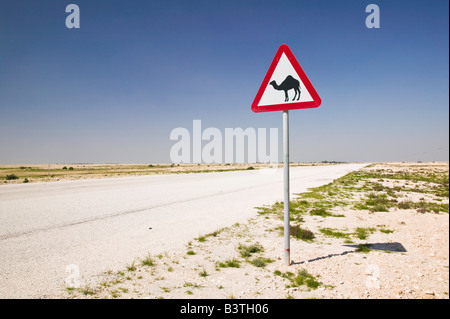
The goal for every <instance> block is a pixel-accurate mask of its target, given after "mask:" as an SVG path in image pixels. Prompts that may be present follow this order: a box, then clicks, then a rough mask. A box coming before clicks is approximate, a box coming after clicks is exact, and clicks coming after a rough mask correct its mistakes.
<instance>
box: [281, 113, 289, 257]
mask: <svg viewBox="0 0 450 319" xmlns="http://www.w3.org/2000/svg"><path fill="white" fill-rule="evenodd" d="M283 158H284V161H283V171H284V174H283V175H284V176H283V179H284V181H283V182H284V264H285V265H286V266H289V265H290V264H291V244H290V239H289V236H290V226H289V224H290V223H289V219H290V214H289V209H290V207H289V206H290V205H289V204H290V202H289V111H287V110H285V111H283Z"/></svg>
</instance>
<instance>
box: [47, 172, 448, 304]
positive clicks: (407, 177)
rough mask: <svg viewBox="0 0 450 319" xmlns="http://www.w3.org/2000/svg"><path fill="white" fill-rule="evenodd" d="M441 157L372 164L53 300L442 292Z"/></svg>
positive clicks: (444, 197)
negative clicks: (287, 256) (287, 207)
mask: <svg viewBox="0 0 450 319" xmlns="http://www.w3.org/2000/svg"><path fill="white" fill-rule="evenodd" d="M448 206H449V165H448V163H375V164H371V165H368V166H366V167H364V168H362V169H360V170H357V171H354V172H351V173H349V174H347V175H345V176H343V177H341V178H338V179H336V180H334V181H333V182H331V183H329V184H327V185H324V186H319V187H316V188H312V189H310V190H309V191H308V192H305V193H300V194H296V196H294V198H291V220H290V226H291V227H290V228H291V229H290V230H291V242H290V243H291V260H292V261H291V265H290V266H286V265H284V261H283V220H282V219H283V217H282V216H283V203H281V202H276V203H273V204H272V205H266V206H262V207H258V214H257V216H255V217H252V218H250V219H249V220H247V221H245V222H240V223H236V224H234V225H233V226H230V227H226V228H220V229H217V230H216V231H213V232H210V233H205V234H202V235H200V236H198V237H196V238H192V240H190V241H187V242H186V243H185V244H184V249H180V250H177V251H166V252H163V253H160V254H157V255H152V254H150V253H149V254H147V255H143V256H136V259H135V260H134V261H133V262H131V263H128V264H124V265H123V267H122V269H121V270H119V271H106V272H104V273H102V274H100V275H99V276H98V277H96V280H95V281H90V282H83V284H82V285H81V286H80V287H77V286H75V285H68V286H67V287H66V290H65V291H63V292H61V294H57V295H55V296H53V297H55V298H167V299H169V298H186V299H191V298H277V299H279V298H394V299H398V298H400V299H403V298H405V299H410V298H419V299H424V298H425V299H433V298H439V299H447V298H449V215H448Z"/></svg>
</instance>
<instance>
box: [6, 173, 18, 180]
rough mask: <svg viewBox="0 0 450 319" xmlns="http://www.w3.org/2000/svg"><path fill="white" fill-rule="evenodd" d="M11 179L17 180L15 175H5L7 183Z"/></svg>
mask: <svg viewBox="0 0 450 319" xmlns="http://www.w3.org/2000/svg"><path fill="white" fill-rule="evenodd" d="M13 179H19V177H17V175H15V174H9V175H6V180H7V181H11V180H13Z"/></svg>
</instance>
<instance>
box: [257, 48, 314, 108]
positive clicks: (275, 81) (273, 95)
mask: <svg viewBox="0 0 450 319" xmlns="http://www.w3.org/2000/svg"><path fill="white" fill-rule="evenodd" d="M311 101H314V99H313V98H312V97H311V94H310V93H309V92H308V90H307V89H306V87H305V85H304V84H303V82H302V80H301V79H300V76H299V75H298V74H297V72H296V71H295V69H294V67H293V66H292V64H291V62H289V59H288V58H287V56H286V54H285V53H283V54H282V55H281V57H280V60H279V62H278V64H277V66H276V68H275V70H274V72H273V74H272V76H271V78H270V80H269V83H268V84H267V87H266V89H265V90H264V93H263V95H262V96H261V100H260V101H259V103H258V106H265V105H274V104H282V103H283V104H291V103H299V102H311Z"/></svg>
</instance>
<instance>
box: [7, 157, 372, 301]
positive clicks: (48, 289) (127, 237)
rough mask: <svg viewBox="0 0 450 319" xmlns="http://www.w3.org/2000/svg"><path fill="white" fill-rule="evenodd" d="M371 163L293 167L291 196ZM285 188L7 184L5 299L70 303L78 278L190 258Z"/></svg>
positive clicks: (238, 177) (222, 181)
mask: <svg viewBox="0 0 450 319" xmlns="http://www.w3.org/2000/svg"><path fill="white" fill-rule="evenodd" d="M364 165H365V164H348V165H330V166H315V167H295V168H292V170H291V191H292V193H299V192H304V191H306V189H307V188H308V187H316V186H319V185H323V184H326V183H329V182H331V181H332V180H333V179H335V178H338V177H340V176H343V175H345V174H347V173H348V172H351V171H353V170H355V169H359V168H361V167H363V166H364ZM282 185H283V184H282V170H279V171H277V172H272V171H270V172H262V171H258V170H250V171H247V170H244V171H232V172H211V173H207V174H170V175H150V176H138V177H120V178H104V179H88V180H77V181H59V182H42V183H27V184H23V183H20V184H11V185H3V186H1V187H0V242H1V243H0V255H1V256H2V259H1V262H0V275H1V281H0V297H2V298H57V297H61V298H67V297H70V296H67V295H65V294H66V293H67V292H66V291H65V287H66V285H67V281H68V280H70V279H71V278H74V277H77V278H78V279H79V282H81V283H82V285H83V286H85V285H88V283H89V282H91V280H94V281H95V280H96V278H97V279H101V277H102V275H101V274H102V273H103V272H105V271H106V270H108V269H109V270H111V271H113V272H117V271H118V270H120V269H122V268H123V267H124V264H127V263H131V262H132V261H133V260H134V259H135V258H137V257H141V256H143V255H146V254H147V253H149V252H150V253H151V254H152V255H160V254H162V255H164V254H165V252H167V253H169V252H170V253H171V254H172V253H175V252H178V253H180V254H181V255H183V256H184V254H185V245H186V243H187V242H189V241H190V240H192V238H194V237H197V236H200V235H201V234H205V233H210V232H213V231H215V230H217V229H221V228H224V227H230V226H232V225H233V224H234V223H236V222H239V223H246V222H247V221H248V219H249V218H252V217H255V216H256V215H257V213H256V209H255V208H254V207H255V206H260V205H267V204H271V203H273V202H275V201H277V200H280V199H282V198H283V192H282V191H283V186H282ZM224 234H225V232H224ZM218 239H219V238H218ZM196 256H197V255H195V256H194V257H196ZM180 263H181V260H180ZM99 274H100V275H99ZM99 276H100V277H99ZM69 282H70V281H69ZM211 296H212V295H211Z"/></svg>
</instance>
